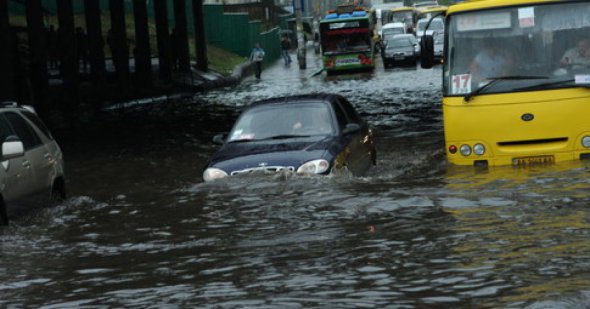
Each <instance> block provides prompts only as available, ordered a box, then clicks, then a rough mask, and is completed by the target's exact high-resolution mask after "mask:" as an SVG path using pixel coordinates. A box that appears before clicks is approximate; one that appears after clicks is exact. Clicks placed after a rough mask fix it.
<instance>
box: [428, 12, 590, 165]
mask: <svg viewBox="0 0 590 309" xmlns="http://www.w3.org/2000/svg"><path fill="white" fill-rule="evenodd" d="M445 29H446V32H445V42H444V46H445V47H444V54H443V57H444V64H443V69H442V74H443V87H442V96H443V104H442V110H443V121H444V134H445V147H446V155H447V158H448V161H449V162H451V163H453V164H456V165H474V166H494V165H528V164H534V163H553V162H559V161H566V160H579V159H587V158H590V121H589V119H590V118H589V115H590V41H589V40H590V2H589V1H580V0H485V1H481V0H479V1H475V0H472V1H467V2H463V3H459V4H456V5H451V6H449V7H448V9H447V10H446V19H445ZM421 45H422V57H421V63H422V67H424V68H428V67H432V65H433V62H432V58H433V57H432V53H433V40H432V37H428V38H426V39H423V40H422V44H421ZM425 55H426V56H425Z"/></svg>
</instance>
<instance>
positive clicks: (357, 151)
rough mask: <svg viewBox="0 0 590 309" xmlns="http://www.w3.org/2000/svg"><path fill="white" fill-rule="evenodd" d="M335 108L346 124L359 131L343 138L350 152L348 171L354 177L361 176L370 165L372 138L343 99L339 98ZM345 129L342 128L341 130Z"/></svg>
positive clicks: (365, 126)
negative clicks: (341, 114) (356, 126)
mask: <svg viewBox="0 0 590 309" xmlns="http://www.w3.org/2000/svg"><path fill="white" fill-rule="evenodd" d="M337 103H338V104H337V105H336V106H335V108H336V107H338V108H339V109H340V110H341V111H342V113H343V114H344V116H345V117H346V124H347V125H348V124H357V125H359V127H360V130H359V131H357V132H354V133H350V134H349V136H345V138H346V139H347V140H348V149H349V151H350V153H349V155H348V158H347V165H348V169H349V170H350V171H351V172H352V173H353V174H355V175H363V174H365V172H366V171H367V170H368V169H369V168H370V166H371V164H372V151H373V149H372V143H373V141H372V136H370V134H369V131H368V127H367V125H366V124H365V123H364V122H363V121H362V120H361V119H360V117H359V116H358V114H357V113H356V111H355V110H354V108H353V107H352V105H351V104H350V103H349V102H348V101H346V100H345V99H344V98H340V99H339V100H338V102H337ZM344 128H346V126H344V127H343V128H342V129H344Z"/></svg>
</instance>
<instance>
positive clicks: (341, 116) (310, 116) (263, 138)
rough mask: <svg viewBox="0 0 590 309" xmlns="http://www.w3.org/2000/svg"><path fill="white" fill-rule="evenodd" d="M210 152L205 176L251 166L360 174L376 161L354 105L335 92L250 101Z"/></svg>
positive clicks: (207, 178)
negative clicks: (217, 145)
mask: <svg viewBox="0 0 590 309" xmlns="http://www.w3.org/2000/svg"><path fill="white" fill-rule="evenodd" d="M213 141H214V142H215V143H217V144H220V145H222V146H221V148H220V149H219V150H218V151H217V152H216V153H215V154H214V155H213V156H212V157H211V159H210V161H209V163H208V164H207V166H206V168H205V170H204V171H203V179H204V180H205V181H211V180H215V179H219V178H224V177H227V176H235V175H240V174H250V173H255V172H265V173H276V172H292V173H297V174H322V175H325V174H329V173H331V172H332V171H334V170H336V169H346V170H348V171H350V172H351V173H352V174H353V175H357V176H362V175H364V174H365V173H366V172H367V170H368V169H369V168H370V166H371V165H375V163H376V153H375V145H374V143H373V135H372V132H371V130H370V128H369V126H368V125H367V123H366V122H365V121H363V120H362V119H361V117H360V116H359V115H358V113H357V112H356V111H355V110H354V108H353V106H352V105H351V104H350V102H348V101H347V100H346V99H345V98H344V97H342V96H340V95H335V94H309V95H300V96H289V97H280V98H273V99H267V100H262V101H257V102H254V103H252V104H251V105H250V106H249V107H248V108H247V109H246V110H245V111H244V112H242V114H241V115H240V117H239V118H238V120H237V121H236V123H235V124H234V126H233V128H232V130H231V132H230V133H229V134H228V135H217V136H215V137H214V139H213Z"/></svg>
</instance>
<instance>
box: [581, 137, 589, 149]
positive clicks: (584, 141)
mask: <svg viewBox="0 0 590 309" xmlns="http://www.w3.org/2000/svg"><path fill="white" fill-rule="evenodd" d="M582 146H584V148H590V136H584V137H583V138H582Z"/></svg>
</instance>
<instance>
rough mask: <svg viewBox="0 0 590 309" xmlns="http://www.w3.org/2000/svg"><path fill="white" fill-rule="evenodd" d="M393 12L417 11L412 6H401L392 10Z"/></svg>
mask: <svg viewBox="0 0 590 309" xmlns="http://www.w3.org/2000/svg"><path fill="white" fill-rule="evenodd" d="M390 11H391V12H405V11H417V10H416V9H415V8H413V7H410V6H400V7H397V8H393V9H390Z"/></svg>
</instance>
